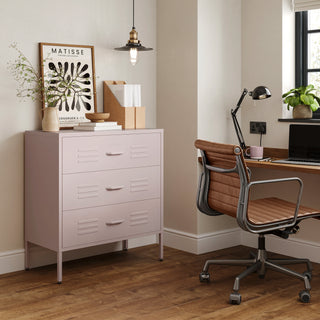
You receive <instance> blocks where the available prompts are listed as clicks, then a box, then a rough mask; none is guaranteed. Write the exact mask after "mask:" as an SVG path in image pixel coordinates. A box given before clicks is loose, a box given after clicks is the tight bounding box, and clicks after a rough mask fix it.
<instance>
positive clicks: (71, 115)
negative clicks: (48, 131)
mask: <svg viewBox="0 0 320 320" xmlns="http://www.w3.org/2000/svg"><path fill="white" fill-rule="evenodd" d="M39 51H40V55H39V56H40V70H41V77H42V85H43V92H42V94H43V99H42V101H43V103H42V107H43V108H46V107H48V105H49V104H51V106H50V107H56V109H57V112H58V118H59V123H60V129H68V128H70V129H72V128H73V126H75V125H78V124H79V123H80V122H86V121H88V119H86V117H85V114H86V113H93V112H97V101H96V83H95V62H94V47H93V46H88V45H73V44H57V43H45V42H40V43H39Z"/></svg>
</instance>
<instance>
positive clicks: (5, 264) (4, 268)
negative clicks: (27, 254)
mask: <svg viewBox="0 0 320 320" xmlns="http://www.w3.org/2000/svg"><path fill="white" fill-rule="evenodd" d="M23 269H24V249H21V250H12V251H6V252H1V253H0V274H4V273H9V272H15V271H20V270H23Z"/></svg>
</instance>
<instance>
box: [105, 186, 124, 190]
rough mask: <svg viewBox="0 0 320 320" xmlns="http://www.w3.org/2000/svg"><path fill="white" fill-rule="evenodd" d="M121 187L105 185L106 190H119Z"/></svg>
mask: <svg viewBox="0 0 320 320" xmlns="http://www.w3.org/2000/svg"><path fill="white" fill-rule="evenodd" d="M121 189H123V186H114V187H112V186H110V187H106V190H107V191H115V190H121Z"/></svg>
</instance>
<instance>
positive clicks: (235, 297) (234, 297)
mask: <svg viewBox="0 0 320 320" xmlns="http://www.w3.org/2000/svg"><path fill="white" fill-rule="evenodd" d="M229 302H230V304H238V305H239V304H240V303H241V294H240V293H238V292H233V293H231V294H230V298H229Z"/></svg>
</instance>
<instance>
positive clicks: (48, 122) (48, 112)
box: [42, 107, 60, 132]
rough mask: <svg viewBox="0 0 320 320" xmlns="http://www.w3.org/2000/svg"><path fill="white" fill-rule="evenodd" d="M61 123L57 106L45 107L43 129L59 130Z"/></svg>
mask: <svg viewBox="0 0 320 320" xmlns="http://www.w3.org/2000/svg"><path fill="white" fill-rule="evenodd" d="M59 128H60V123H59V117H58V112H57V109H56V108H53V107H47V108H44V109H43V118H42V131H49V132H56V131H59Z"/></svg>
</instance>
